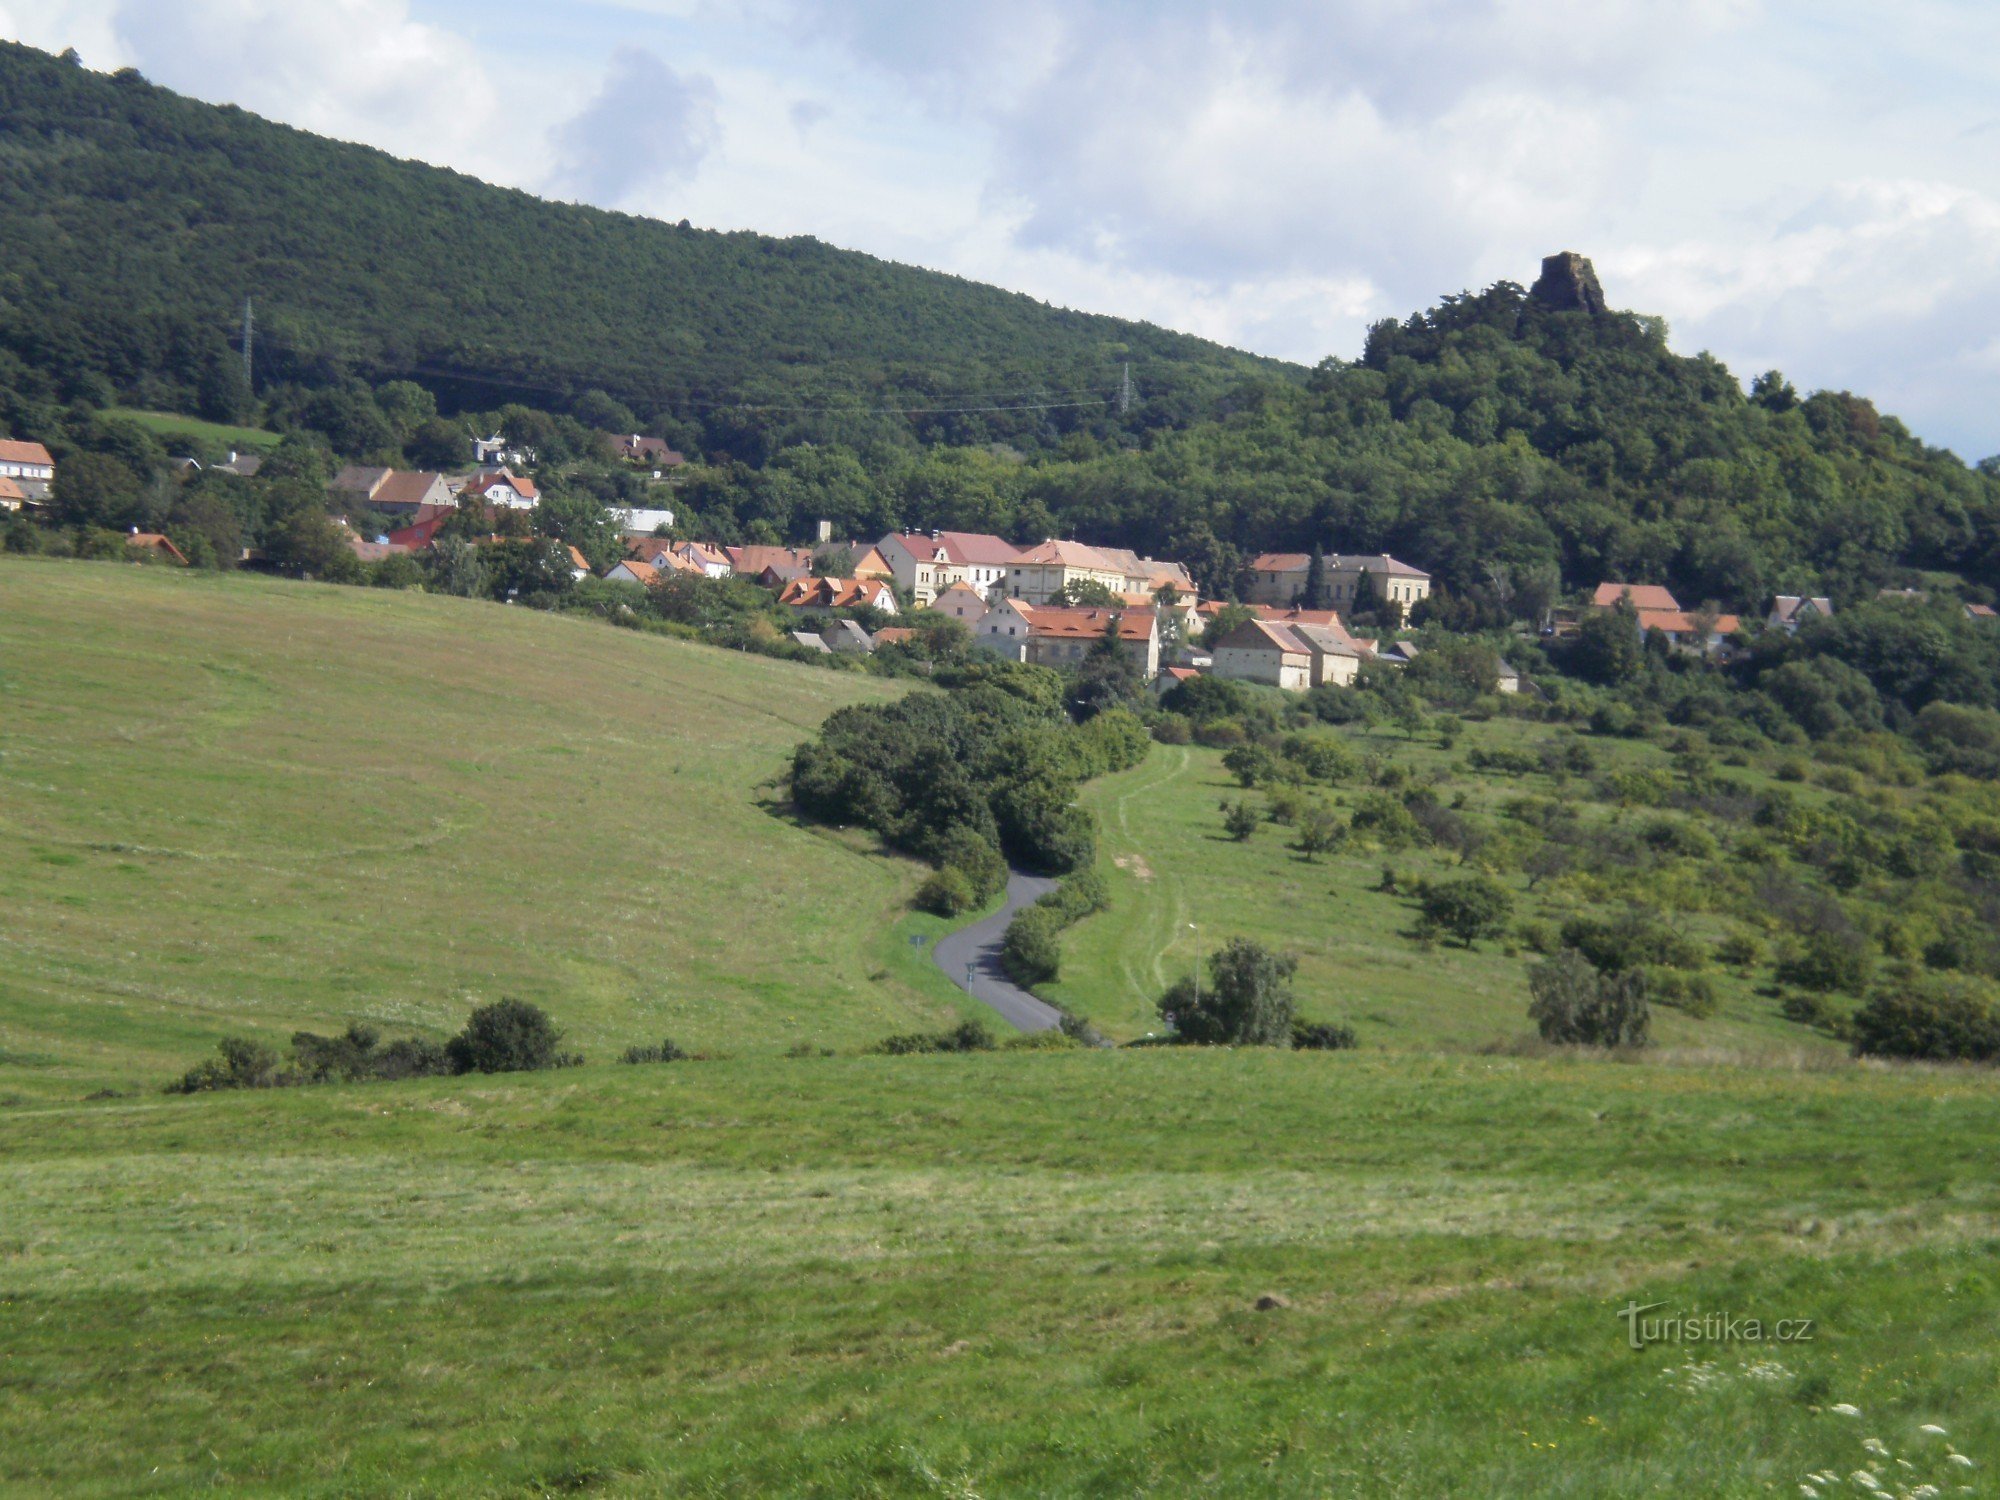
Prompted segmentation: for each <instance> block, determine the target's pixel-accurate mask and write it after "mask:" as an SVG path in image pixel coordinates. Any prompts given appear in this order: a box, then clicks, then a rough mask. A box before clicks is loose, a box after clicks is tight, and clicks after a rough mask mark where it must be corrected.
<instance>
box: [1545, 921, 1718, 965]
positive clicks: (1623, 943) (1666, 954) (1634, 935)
mask: <svg viewBox="0 0 2000 1500" xmlns="http://www.w3.org/2000/svg"><path fill="white" fill-rule="evenodd" d="M1562 940H1563V946H1564V947H1566V948H1574V949H1576V950H1577V951H1578V952H1579V953H1581V954H1582V955H1583V956H1584V958H1586V959H1587V960H1589V962H1590V964H1591V967H1593V968H1596V969H1601V970H1603V971H1604V972H1605V973H1607V974H1617V973H1621V972H1623V971H1624V970H1626V969H1636V968H1640V967H1650V966H1660V967H1665V968H1669V969H1699V968H1700V967H1701V966H1702V963H1703V954H1702V951H1701V947H1700V945H1699V944H1697V943H1696V942H1695V941H1694V940H1693V939H1692V938H1690V937H1687V936H1686V935H1684V934H1682V933H1678V932H1675V931H1674V930H1673V929H1672V928H1670V927H1668V926H1667V925H1666V924H1665V923H1664V922H1662V921H1661V920H1660V919H1659V917H1658V916H1656V915H1655V914H1654V913H1652V912H1650V911H1647V910H1645V909H1643V908H1641V907H1636V906H1635V907H1629V908H1627V909H1626V910H1625V911H1623V912H1621V913H1620V914H1618V915H1617V916H1615V917H1572V918H1570V920H1569V921H1567V922H1565V923H1563V929H1562Z"/></svg>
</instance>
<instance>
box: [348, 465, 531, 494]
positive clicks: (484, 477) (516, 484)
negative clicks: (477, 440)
mask: <svg viewBox="0 0 2000 1500" xmlns="http://www.w3.org/2000/svg"><path fill="white" fill-rule="evenodd" d="M500 484H504V485H506V486H508V487H509V488H510V489H512V490H513V491H514V493H515V494H517V495H519V496H520V497H521V498H522V499H523V500H534V499H538V498H540V492H539V491H538V490H537V489H536V488H535V481H534V480H532V479H529V478H528V477H527V476H525V475H521V474H516V473H514V472H513V471H512V470H509V469H486V470H483V471H481V472H480V473H478V474H475V475H473V476H472V482H471V483H470V484H468V485H466V487H465V492H466V493H468V494H473V495H483V494H485V493H486V492H487V491H488V490H490V489H492V488H493V487H494V486H495V485H500ZM377 498H378V499H379V498H380V497H379V496H378V497H377Z"/></svg>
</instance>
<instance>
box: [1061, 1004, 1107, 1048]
mask: <svg viewBox="0 0 2000 1500" xmlns="http://www.w3.org/2000/svg"><path fill="white" fill-rule="evenodd" d="M1056 1026H1057V1029H1059V1030H1060V1031H1061V1032H1062V1034H1063V1035H1064V1036H1066V1037H1068V1038H1069V1039H1070V1040H1071V1041H1073V1042H1077V1043H1079V1044H1081V1045H1082V1046H1085V1047H1105V1046H1109V1045H1110V1043H1109V1042H1108V1041H1107V1039H1106V1038H1105V1035H1104V1033H1103V1032H1101V1031H1099V1030H1098V1029H1097V1028H1096V1027H1095V1026H1093V1025H1091V1024H1090V1017H1088V1016H1079V1015H1074V1014H1072V1013H1071V1012H1069V1011H1064V1012H1063V1013H1062V1015H1061V1016H1060V1017H1058V1018H1057V1021H1056Z"/></svg>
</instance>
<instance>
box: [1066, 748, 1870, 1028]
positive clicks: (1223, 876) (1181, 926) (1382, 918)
mask: <svg viewBox="0 0 2000 1500" xmlns="http://www.w3.org/2000/svg"><path fill="white" fill-rule="evenodd" d="M1345 733H1347V734H1348V735H1349V737H1350V738H1351V739H1352V740H1353V741H1354V743H1355V744H1356V745H1357V747H1358V748H1361V749H1363V750H1377V751H1380V752H1382V753H1384V754H1386V755H1388V756H1389V757H1391V758H1392V759H1393V760H1394V761H1395V762H1396V763H1397V764H1400V765H1403V766H1406V767H1408V768H1410V769H1411V770H1412V771H1413V772H1414V773H1418V774H1423V773H1428V772H1431V771H1437V770H1447V769H1452V770H1454V773H1455V777H1456V779H1455V780H1454V781H1453V782H1452V784H1451V785H1452V788H1453V790H1454V792H1463V793H1465V794H1466V796H1467V799H1468V806H1469V807H1470V809H1471V810H1472V811H1474V812H1475V813H1480V814H1484V815H1487V816H1489V817H1492V816H1497V815H1498V812H1499V809H1500V808H1501V806H1502V804H1504V803H1505V802H1506V801H1507V799H1509V798H1512V797H1516V796H1521V795H1526V794H1540V795H1542V796H1550V795H1555V794H1556V793H1555V789H1554V788H1553V787H1552V786H1551V785H1550V784H1549V783H1548V782H1547V780H1546V778H1544V777H1541V776H1538V775H1530V776H1501V775H1496V774H1479V773H1475V774H1472V775H1469V776H1468V775H1466V774H1465V773H1464V771H1463V763H1464V757H1465V756H1466V755H1467V754H1468V753H1469V752H1470V751H1471V750H1473V749H1475V748H1478V747H1480V746H1485V747H1487V748H1489V749H1497V748H1520V747H1522V746H1524V745H1527V744H1530V743H1532V742H1534V741H1536V740H1538V739H1541V738H1546V737H1547V736H1548V735H1549V733H1550V731H1549V730H1548V729H1547V728H1546V727H1544V726H1540V725H1529V724H1523V723H1521V722H1519V721H1516V720H1505V719H1496V720H1492V721H1490V722H1486V723H1469V724H1466V725H1464V726H1463V728H1462V730H1461V737H1460V740H1459V743H1458V744H1457V745H1456V746H1455V747H1454V749H1453V750H1452V751H1450V752H1446V751H1443V750H1441V749H1440V748H1439V746H1438V744H1437V742H1436V740H1435V739H1432V738H1424V739H1419V740H1416V741H1413V742H1412V741H1406V740H1405V739H1404V738H1403V737H1402V736H1401V735H1397V734H1391V733H1388V732H1368V731H1345ZM1591 743H1592V746H1593V749H1594V750H1595V752H1596V753H1597V754H1598V755H1599V756H1600V757H1601V758H1604V759H1605V760H1606V761H1607V763H1611V762H1614V761H1615V762H1616V763H1619V764H1628V763H1629V764H1631V765H1639V766H1643V765H1656V764H1657V765H1664V764H1665V763H1666V760H1667V757H1666V755H1665V753H1664V752H1663V751H1661V750H1660V749H1659V748H1658V747H1657V746H1655V745H1651V744H1647V743H1644V742H1634V741H1606V740H1603V739H1593V740H1592V742H1591ZM1737 774H1739V775H1741V776H1742V777H1743V778H1744V779H1745V780H1746V781H1750V782H1752V783H1753V784H1757V783H1759V782H1760V781H1761V778H1760V777H1759V775H1758V773H1757V772H1756V771H1755V770H1748V771H1742V772H1738V773H1737ZM1327 795H1328V800H1330V801H1332V802H1334V803H1335V804H1336V805H1338V804H1339V803H1341V802H1342V801H1344V800H1346V798H1347V797H1348V795H1349V794H1348V793H1347V792H1345V791H1342V790H1338V789H1336V790H1333V791H1331V792H1329V793H1328V794H1327ZM1808 795H1810V794H1808ZM1225 797H1227V798H1229V799H1231V800H1235V799H1237V798H1239V797H1243V798H1246V799H1247V800H1248V801H1250V802H1251V803H1252V804H1253V805H1260V804H1261V803H1262V802H1263V800H1264V799H1263V798H1262V797H1261V795H1260V794H1258V793H1254V792H1253V793H1247V794H1246V793H1244V792H1243V791H1242V790H1241V788H1240V787H1239V786H1238V785H1237V782H1236V780H1235V778H1234V777H1233V776H1231V775H1230V774H1229V772H1228V771H1226V770H1225V769H1224V768H1223V765H1222V756H1221V753H1220V752H1219V751H1215V750H1208V749H1204V748H1202V747H1200V746H1198V745H1185V746H1156V747H1155V748H1154V750H1153V754H1152V756H1151V758H1150V759H1149V760H1148V761H1147V762H1146V763H1145V764H1144V765H1141V766H1138V767H1136V768H1134V769H1132V770H1130V771H1125V772H1121V773H1120V774H1118V775H1115V776H1107V777H1104V778H1103V779H1102V780H1100V781H1096V782H1092V783H1091V784H1090V785H1088V786H1087V787H1086V788H1085V789H1084V794H1083V801H1084V803H1085V805H1087V806H1088V807H1090V808H1091V809H1092V810H1093V811H1094V812H1095V813H1096V814H1097V818H1098V824H1099V827H1100V830H1101V842H1102V855H1101V858H1100V864H1101V866H1102V867H1103V870H1104V873H1105V875H1106V876H1107V878H1108V879H1109V881H1110V883H1111V889H1112V900H1111V906H1110V908H1109V910H1107V911H1105V912H1103V913H1101V914H1099V915H1097V916H1093V917H1090V918H1087V919H1086V920H1084V921H1083V922H1082V923H1081V924H1079V925H1078V926H1077V927H1075V928H1073V929H1071V930H1070V931H1069V932H1068V933H1067V934H1066V935H1065V937H1064V941H1063V965H1062V977H1061V979H1060V980H1059V981H1058V982H1057V983H1055V984H1052V985H1050V986H1049V987H1048V988H1047V991H1046V993H1047V994H1049V995H1050V996H1051V997H1052V998H1054V999H1057V1000H1059V1001H1061V1003H1063V1004H1064V1005H1065V1006H1067V1007H1068V1008H1070V1009H1071V1010H1074V1011H1076V1012H1078V1013H1080V1014H1084V1015H1088V1016H1090V1017H1091V1018H1092V1019H1093V1020H1095V1021H1096V1022H1097V1023H1098V1024H1099V1025H1100V1026H1101V1027H1102V1028H1103V1029H1104V1030H1105V1031H1106V1032H1107V1033H1109V1034H1110V1035H1112V1036H1115V1037H1117V1038H1119V1039H1121V1040H1122V1039H1128V1038H1130V1037H1134V1036H1143V1035H1145V1034H1146V1033H1147V1032H1149V1031H1157V1030H1159V1029H1160V1024H1159V1016H1158V1013H1157V1012H1156V1010H1155V1008H1154V1006H1155V1002H1156V1001H1157V1000H1158V998H1159V996H1160V994H1161V993H1162V992H1163V991H1164V990H1165V989H1166V987H1167V986H1168V985H1169V984H1170V983H1171V982H1172V981H1173V980H1174V979H1175V978H1177V977H1179V976H1182V975H1185V974H1187V973H1188V972H1189V970H1190V968H1191V967H1192V965H1193V964H1194V962H1195V957H1196V954H1197V952H1198V951H1199V952H1203V953H1207V952H1212V951H1214V949H1215V948H1216V947H1218V946H1219V945H1220V944H1222V943H1223V942H1226V941H1227V940H1228V939H1230V938H1233V937H1248V938H1254V939H1256V940H1257V941H1259V942H1262V943H1265V944H1268V945H1270V946H1272V947H1276V948H1282V949H1284V950H1286V951H1289V952H1292V953H1295V954H1296V955H1297V956H1298V958H1299V960H1300V966H1299V975H1298V981H1297V990H1298V997H1299V1006H1300V1010H1301V1012H1302V1013H1303V1014H1306V1015H1308V1016H1311V1017H1312V1018H1314V1019H1326V1020H1339V1021H1344V1022H1347V1023H1349V1024H1351V1025H1353V1026H1354V1027H1355V1029H1356V1031H1357V1032H1358V1033H1359V1035H1360V1037H1361V1039H1362V1041H1363V1043H1364V1044H1365V1045H1367V1046H1370V1047H1385V1046H1386V1047H1398V1048H1415V1049H1421V1050H1430V1049H1435V1048H1440V1047H1443V1048H1476V1047H1480V1046H1483V1045H1486V1044H1488V1043H1492V1042H1496V1041H1500V1042H1505V1041H1510V1040H1512V1039H1514V1038H1518V1037H1520V1036H1522V1035H1524V1034H1526V1033H1528V1032H1529V1031H1530V1030H1531V1028H1530V1026H1529V1025H1528V1022H1527V1019H1526V1009H1527V1003H1528V988H1527V978H1526V970H1527V967H1528V965H1529V964H1531V963H1534V962H1537V961H1538V957H1539V956H1538V955H1537V954H1535V953H1533V952H1530V951H1527V950H1525V949H1523V948H1521V947H1520V946H1519V945H1518V943H1515V942H1512V941H1491V940H1489V941H1482V942H1480V943H1479V944H1478V945H1477V946H1476V947H1475V948H1473V949H1470V950H1468V949H1465V948H1463V947H1460V946H1458V945H1457V944H1456V943H1454V942H1450V941H1440V942H1438V943H1436V944H1434V945H1431V946H1428V947H1427V946H1424V945H1421V944H1419V943H1418V942H1416V941H1415V940H1414V938H1413V936H1412V934H1413V931H1414V929H1415V926H1416V921H1417V915H1418V913H1417V910H1416V907H1415V905H1414V903H1413V902H1412V900H1411V899H1410V898H1409V897H1408V896H1407V895H1406V894H1398V893H1391V892H1384V891H1382V890H1380V889H1379V887H1380V885H1381V881H1382V871H1383V868H1384V866H1393V867H1395V868H1396V869H1397V870H1398V871H1399V872H1400V873H1402V874H1404V875H1406V876H1411V877H1417V876H1428V877H1431V878H1434V879H1452V878H1455V877H1458V876H1460V875H1463V874H1465V873H1467V872H1466V871H1464V870H1462V869H1461V868H1460V866H1459V863H1458V859H1457V857H1456V856H1455V855H1452V854H1449V853H1443V852H1434V851H1428V850H1414V849H1403V850H1394V851H1389V852H1384V851H1382V850H1379V849H1377V848H1375V847H1374V846H1373V845H1372V844H1370V843H1369V842H1368V841H1367V840H1366V839H1360V838H1357V839H1355V840H1354V841H1352V842H1350V843H1349V844H1348V845H1347V846H1345V847H1343V848H1342V849H1341V850H1339V851H1337V852H1335V853H1333V854H1329V855H1323V856H1321V857H1320V858H1319V859H1318V860H1316V861H1314V862H1310V863H1308V862H1307V861H1306V860H1305V858H1304V857H1303V856H1302V855H1301V854H1299V853H1297V852H1296V851H1295V850H1294V849H1293V847H1292V844H1293V832H1292V830H1291V829H1288V828H1284V827H1280V826H1277V825H1275V824H1271V823H1269V822H1266V823H1265V824H1263V825H1262V826H1261V827H1259V828H1258V830H1257V832H1256V833H1255V834H1254V835H1253V836H1252V837H1251V839H1250V840H1249V841H1247V842H1244V843H1238V842H1236V841H1235V840H1233V839H1231V838H1230V837H1229V836H1228V835H1227V834H1226V833H1225V832H1224V830H1223V826H1222V818H1221V814H1220V813H1219V812H1218V810H1217V807H1218V803H1219V802H1220V801H1221V800H1222V799H1223V798H1225ZM1607 815H1619V814H1607V813H1605V811H1604V810H1603V809H1597V810H1595V811H1594V812H1593V816H1607ZM1623 816H1630V817H1632V818H1633V819H1635V820H1636V819H1638V818H1640V817H1645V816H1650V814H1647V813H1645V812H1644V810H1637V811H1634V812H1632V813H1630V814H1623ZM1496 873H1497V875H1498V876H1499V878H1500V879H1501V880H1502V881H1503V882H1504V883H1505V884H1506V885H1507V886H1508V887H1509V889H1510V890H1511V891H1512V892H1513V894H1514V896H1515V918H1516V921H1515V925H1517V926H1518V925H1519V923H1521V922H1524V921H1527V920H1530V919H1535V918H1543V919H1546V920H1549V921H1551V922H1555V923H1557V924H1559V922H1560V919H1561V918H1562V917H1563V916H1565V915H1569V914H1573V913H1574V912H1576V911H1579V910H1586V909H1589V907H1588V903H1579V902H1578V901H1577V900H1575V899H1574V898H1573V897H1571V896H1568V895H1565V894H1563V893H1561V892H1560V891H1558V890H1557V889H1554V888H1551V887H1550V886H1547V885H1544V886H1542V887H1541V888H1540V889H1539V890H1531V889H1530V888H1529V883H1528V881H1527V879H1526V878H1525V877H1524V876H1522V875H1521V874H1520V873H1519V872H1518V871H1512V870H1509V869H1507V868H1505V867H1504V866H1503V867H1502V868H1500V869H1498V870H1497V871H1496ZM1671 878H1696V879H1698V878H1700V876H1699V872H1695V874H1694V875H1693V876H1692V877H1689V876H1686V875H1682V876H1679V877H1671ZM1190 924H1192V925H1190ZM1693 925H1694V930H1695V931H1697V932H1698V933H1699V934H1700V935H1701V936H1702V937H1703V939H1704V940H1706V941H1713V940H1714V939H1715V938H1718V937H1720V936H1721V935H1722V934H1723V933H1724V932H1726V931H1727V930H1728V924H1727V923H1726V922H1725V921H1722V920H1719V919H1717V918H1713V917H1703V918H1701V919H1699V920H1697V921H1696V922H1695V923H1694V924H1693ZM1711 972H1712V974H1713V977H1714V979H1715V981H1716V982H1717V985H1718V988H1719V991H1720V996H1719V999H1720V1002H1721V1003H1720V1009H1719V1011H1718V1013H1717V1014H1716V1015H1714V1016H1710V1017H1707V1018H1704V1019H1701V1020H1691V1019H1689V1018H1687V1017H1685V1016H1683V1015H1681V1014H1679V1013H1678V1012H1676V1011H1673V1010H1668V1009H1665V1008H1656V1009H1655V1011H1654V1028H1653V1029H1654V1038H1655V1040H1656V1041H1657V1042H1658V1043H1660V1044H1662V1045H1665V1046H1670V1047H1710V1046H1713V1047H1721V1048H1725V1049H1744V1048H1747V1049H1751V1050H1757V1049H1772V1048H1775V1049H1778V1050H1780V1051H1784V1050H1791V1049H1799V1050H1803V1051H1806V1052H1808V1053H1819V1054H1825V1055H1837V1054H1838V1052H1839V1048H1838V1046H1837V1045H1836V1044H1835V1043H1833V1042H1832V1041H1830V1040H1829V1039H1827V1038H1826V1037H1825V1036H1824V1035H1823V1034H1821V1033H1818V1032H1815V1031H1813V1030H1811V1029H1810V1028H1808V1027H1805V1026H1800V1025H1797V1024H1795V1023H1792V1022H1789V1021H1786V1020H1785V1019H1784V1018H1783V1017H1782V1016H1781V1015H1780V1014H1779V1013H1778V1008H1777V1004H1776V1002H1775V1001H1774V1000H1772V999H1771V998H1770V997H1769V996H1768V995H1765V994H1760V993H1759V992H1758V980H1757V977H1756V976H1754V975H1745V974H1739V973H1735V972H1732V971H1729V970H1727V969H1722V968H1717V969H1714V970H1712V971H1711Z"/></svg>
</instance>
